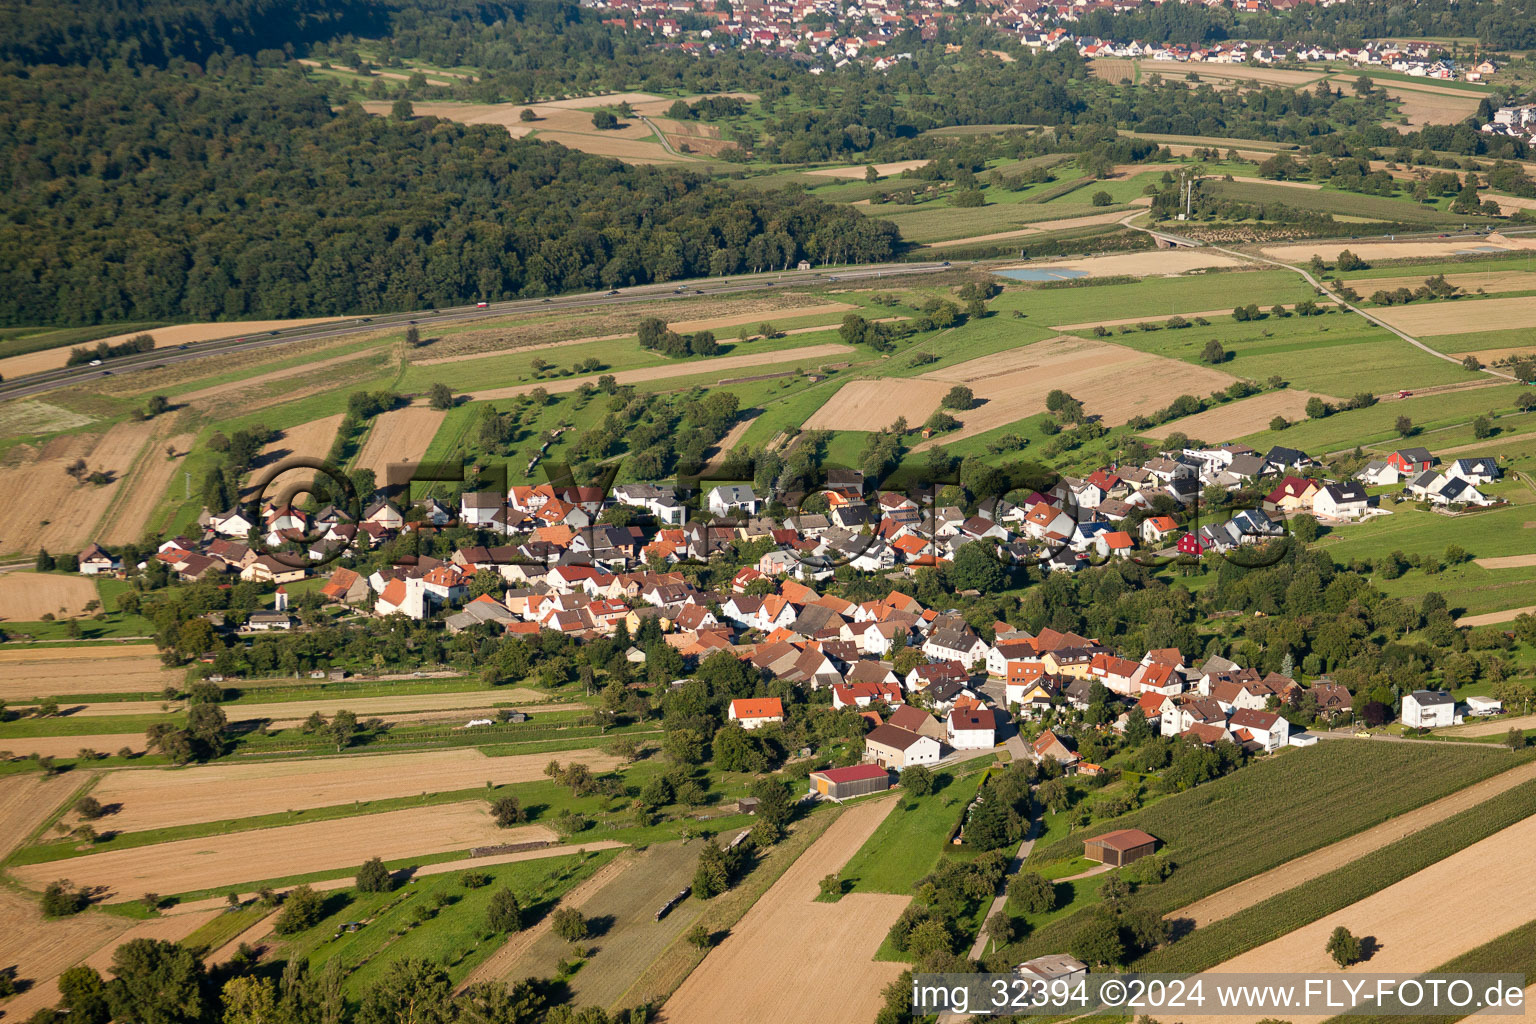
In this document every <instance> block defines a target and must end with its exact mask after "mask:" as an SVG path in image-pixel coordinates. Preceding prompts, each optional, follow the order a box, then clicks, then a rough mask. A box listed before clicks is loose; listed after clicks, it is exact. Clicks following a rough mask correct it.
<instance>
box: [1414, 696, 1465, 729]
mask: <svg viewBox="0 0 1536 1024" xmlns="http://www.w3.org/2000/svg"><path fill="white" fill-rule="evenodd" d="M1455 720H1456V702H1455V701H1454V700H1452V699H1451V695H1450V694H1448V693H1446V692H1445V691H1443V690H1414V691H1413V692H1412V693H1410V694H1407V695H1405V696H1404V697H1403V724H1404V725H1407V726H1412V727H1413V728H1415V729H1438V728H1439V727H1441V726H1444V725H1451V724H1453V723H1454V722H1455Z"/></svg>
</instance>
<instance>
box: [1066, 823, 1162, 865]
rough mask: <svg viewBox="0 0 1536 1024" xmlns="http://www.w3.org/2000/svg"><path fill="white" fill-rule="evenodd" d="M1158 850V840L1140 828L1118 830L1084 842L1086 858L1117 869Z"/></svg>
mask: <svg viewBox="0 0 1536 1024" xmlns="http://www.w3.org/2000/svg"><path fill="white" fill-rule="evenodd" d="M1156 850H1157V838H1156V837H1155V836H1150V835H1148V834H1147V833H1145V832H1143V831H1142V830H1141V829H1139V828H1122V829H1117V830H1116V831H1114V832H1106V833H1104V834H1103V835H1101V836H1094V837H1093V838H1092V839H1085V840H1083V856H1084V857H1087V858H1088V859H1089V860H1096V861H1098V862H1099V863H1100V864H1108V865H1110V866H1112V867H1117V868H1118V867H1124V866H1125V865H1127V864H1129V863H1131V862H1132V861H1137V860H1140V859H1141V858H1143V857H1148V856H1151V855H1152V853H1153V852H1155V851H1156Z"/></svg>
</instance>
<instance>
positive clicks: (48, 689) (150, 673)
mask: <svg viewBox="0 0 1536 1024" xmlns="http://www.w3.org/2000/svg"><path fill="white" fill-rule="evenodd" d="M182 682H183V678H182V673H180V672H172V671H169V670H167V669H166V668H165V666H164V665H163V664H161V662H160V656H159V655H158V654H156V653H155V648H154V647H152V646H150V645H148V644H114V645H111V646H107V645H101V646H95V647H33V648H26V649H23V650H18V651H0V700H4V701H12V702H14V701H16V700H24V699H26V698H32V697H66V696H68V695H70V694H75V693H159V692H160V691H161V690H163V689H165V687H167V686H173V685H174V686H179V685H180V684H181V683H182Z"/></svg>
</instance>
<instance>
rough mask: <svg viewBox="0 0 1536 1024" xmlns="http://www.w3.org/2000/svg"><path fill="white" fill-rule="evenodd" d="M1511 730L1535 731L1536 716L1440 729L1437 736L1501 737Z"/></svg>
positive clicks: (1500, 719)
mask: <svg viewBox="0 0 1536 1024" xmlns="http://www.w3.org/2000/svg"><path fill="white" fill-rule="evenodd" d="M1511 729H1536V715H1516V716H1515V717H1514V718H1505V717H1498V718H1494V719H1491V720H1489V721H1486V722H1475V723H1473V724H1471V725H1457V726H1453V727H1451V728H1449V729H1441V730H1439V731H1438V732H1437V733H1436V735H1437V736H1502V735H1504V734H1505V733H1507V732H1509V730H1511Z"/></svg>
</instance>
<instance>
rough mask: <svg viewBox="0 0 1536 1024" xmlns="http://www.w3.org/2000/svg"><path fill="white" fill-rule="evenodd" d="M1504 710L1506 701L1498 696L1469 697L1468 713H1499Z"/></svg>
mask: <svg viewBox="0 0 1536 1024" xmlns="http://www.w3.org/2000/svg"><path fill="white" fill-rule="evenodd" d="M1503 710H1504V702H1503V701H1501V700H1499V699H1498V698H1496V697H1468V698H1467V714H1469V715H1497V714H1499V713H1500V712H1502V711H1503Z"/></svg>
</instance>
